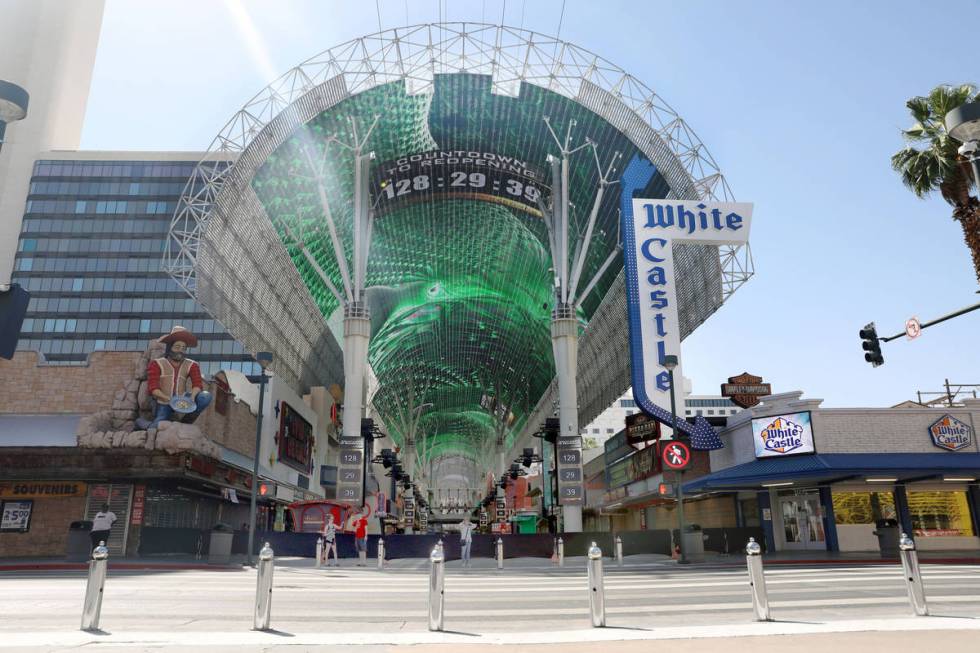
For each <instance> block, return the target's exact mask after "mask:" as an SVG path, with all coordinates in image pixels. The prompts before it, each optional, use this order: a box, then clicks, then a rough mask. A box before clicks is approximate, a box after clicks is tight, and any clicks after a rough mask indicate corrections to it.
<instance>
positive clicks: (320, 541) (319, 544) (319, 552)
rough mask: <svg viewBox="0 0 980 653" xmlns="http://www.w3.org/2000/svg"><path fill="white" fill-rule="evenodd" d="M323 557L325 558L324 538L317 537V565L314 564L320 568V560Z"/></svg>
mask: <svg viewBox="0 0 980 653" xmlns="http://www.w3.org/2000/svg"><path fill="white" fill-rule="evenodd" d="M322 559H323V538H322V537H318V538H316V565H314V566H315V567H316V568H317V569H319V568H320V564H321V563H320V561H321V560H322Z"/></svg>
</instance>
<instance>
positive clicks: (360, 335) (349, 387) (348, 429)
mask: <svg viewBox="0 0 980 653" xmlns="http://www.w3.org/2000/svg"><path fill="white" fill-rule="evenodd" d="M370 339H371V320H370V318H369V316H368V311H367V307H366V306H364V305H363V304H362V303H360V302H351V303H350V304H348V305H347V307H346V308H345V309H344V437H345V438H360V437H361V418H362V417H364V377H365V374H366V372H367V357H368V344H369V342H370Z"/></svg>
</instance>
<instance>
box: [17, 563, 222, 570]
mask: <svg viewBox="0 0 980 653" xmlns="http://www.w3.org/2000/svg"><path fill="white" fill-rule="evenodd" d="M109 569H115V570H120V569H121V570H137V571H139V570H143V571H240V570H241V567H232V566H228V565H208V564H204V563H200V564H195V563H188V564H179V563H174V564H163V563H154V562H146V563H142V562H109ZM87 570H88V563H87V562H23V563H11V564H0V572H4V571H87Z"/></svg>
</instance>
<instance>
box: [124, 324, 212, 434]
mask: <svg viewBox="0 0 980 653" xmlns="http://www.w3.org/2000/svg"><path fill="white" fill-rule="evenodd" d="M159 342H162V343H164V344H165V345H167V353H166V354H165V356H164V357H163V358H155V359H153V360H151V361H150V364H149V365H147V367H146V386H147V390H149V392H150V395H151V396H152V397H153V398H154V399H155V400H156V411H155V413H154V415H153V421H152V422H148V421H147V420H145V419H143V418H140V419H138V420H137V421H136V426H137V428H139V429H143V430H149V429H155V428H156V427H157V425H158V424H159V423H160V422H163V421H173V417H174V413H175V412H176V413H178V415H180V416H182V417H183V419H182V420H180V421H183V422H185V423H189V422H193V421H194V420H196V419H197V416H198V415H200V414H201V413H202V412H203V411H204V409H205V408H207V407H208V405H209V404H210V403H211V393H210V392H207V391H206V390H204V382H203V380H202V379H201V367H200V366H199V365H198V364H197V362H196V361H192V360H191V359H189V358H185V354H186V352H187V350H188V349H189V348H191V347H197V336H195V335H194V334H193V333H191V332H190V331H188V330H187V329H185V328H184V327H182V326H175V327H174V328H173V329H171V331H170V333H168V334H167V335H165V336H163V337H162V338H160V340H159Z"/></svg>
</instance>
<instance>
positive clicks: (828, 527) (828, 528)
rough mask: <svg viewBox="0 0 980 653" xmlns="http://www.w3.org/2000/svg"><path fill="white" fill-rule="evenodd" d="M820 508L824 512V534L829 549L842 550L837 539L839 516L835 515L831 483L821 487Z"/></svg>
mask: <svg viewBox="0 0 980 653" xmlns="http://www.w3.org/2000/svg"><path fill="white" fill-rule="evenodd" d="M820 508H821V512H822V513H823V534H824V540H825V542H826V544H827V550H828V551H840V544H839V542H838V540H837V517H836V516H835V515H834V500H833V497H832V496H831V490H830V486H829V485H824V486H821V487H820Z"/></svg>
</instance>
